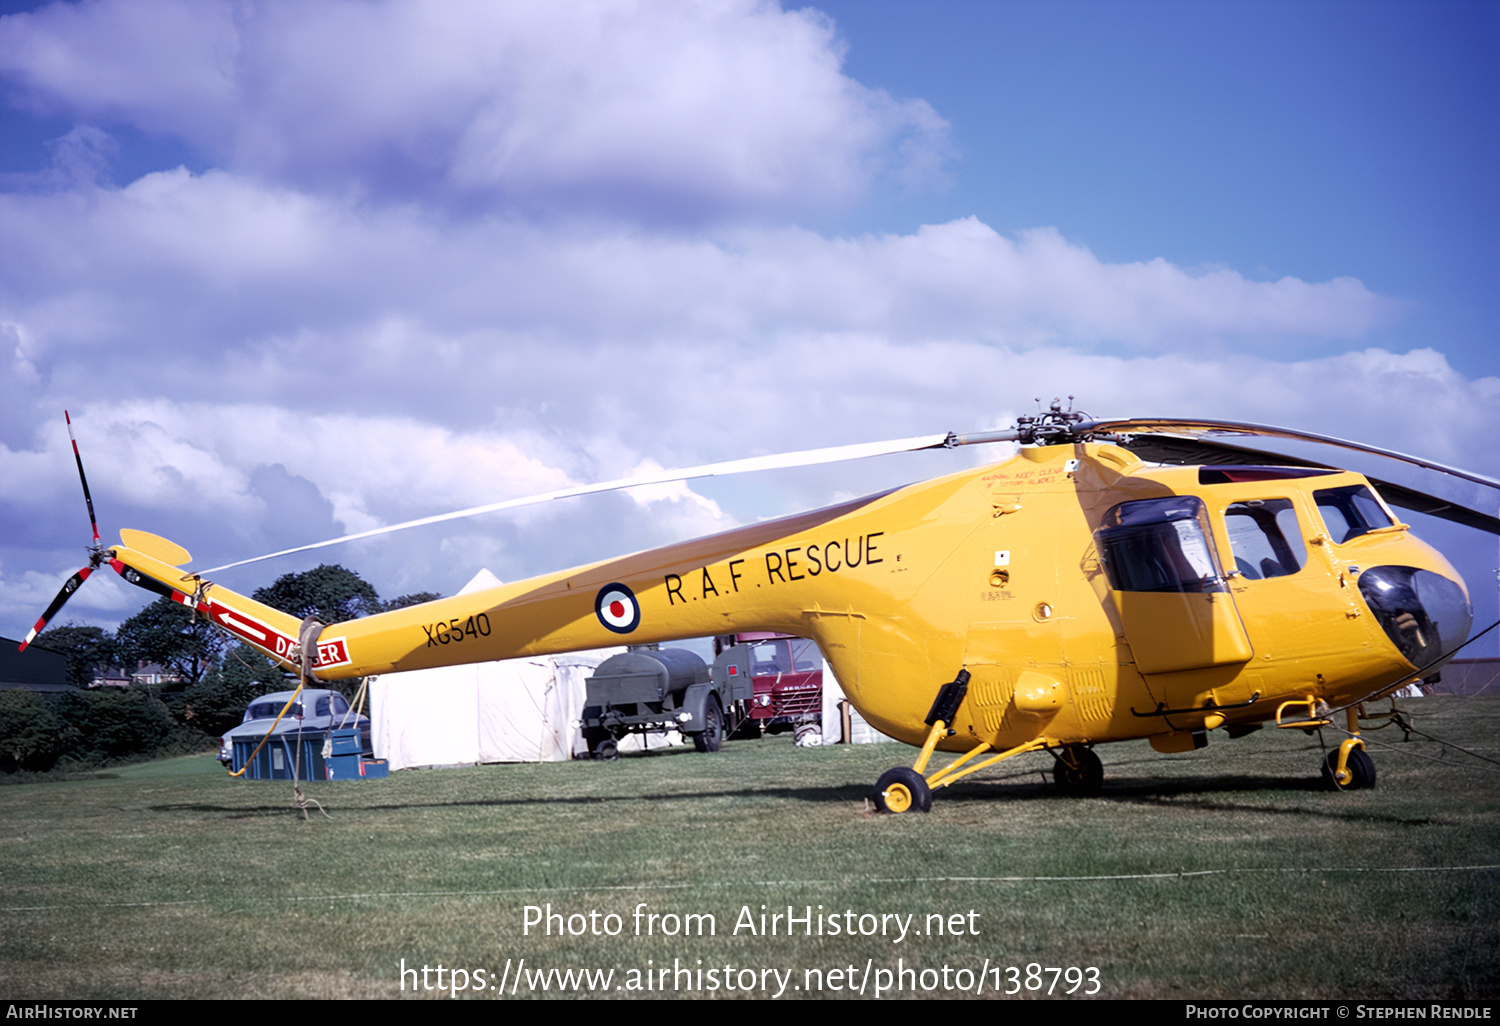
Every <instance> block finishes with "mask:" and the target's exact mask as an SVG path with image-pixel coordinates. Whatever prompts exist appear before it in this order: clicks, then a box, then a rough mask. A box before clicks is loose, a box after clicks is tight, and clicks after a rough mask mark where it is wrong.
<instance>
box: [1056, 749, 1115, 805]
mask: <svg viewBox="0 0 1500 1026" xmlns="http://www.w3.org/2000/svg"><path fill="white" fill-rule="evenodd" d="M1056 758H1057V765H1056V766H1054V767H1053V769H1052V779H1053V780H1054V781H1056V783H1057V786H1058V787H1060V788H1062V791H1063V793H1064V794H1070V795H1074V796H1075V797H1083V796H1087V795H1092V794H1098V793H1099V790H1100V788H1102V787H1103V786H1104V764H1103V763H1101V762H1100V761H1099V756H1097V755H1095V754H1094V750H1093V749H1092V748H1085V747H1083V746H1082V745H1069V746H1068V747H1066V748H1064V749H1063V750H1062V754H1060V755H1058V756H1057V757H1056Z"/></svg>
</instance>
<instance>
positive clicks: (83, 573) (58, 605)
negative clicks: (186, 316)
mask: <svg viewBox="0 0 1500 1026" xmlns="http://www.w3.org/2000/svg"><path fill="white" fill-rule="evenodd" d="M63 417H64V419H66V420H67V422H68V440H69V441H70V442H72V443H73V461H74V462H75V463H76V464H78V480H79V481H80V482H82V484H83V501H84V503H85V504H86V505H87V506H88V509H89V525H90V526H91V527H92V528H93V529H94V540H93V542H92V543H90V545H89V562H88V566H85V567H84V568H83V569H81V570H79V571H78V572H77V573H76V574H74V575H73V576H72V577H69V578H68V579H67V581H66V582H65V583H64V584H63V586H62V590H61V591H59V592H58V593H57V597H56V598H54V599H53V600H52V601H51V603H49V604H48V606H47V610H46V612H44V613H42V615H41V618H40V619H38V620H37V622H36V626H34V627H32V628H31V630H29V631H27V633H26V640H24V641H22V642H21V648H20V651H22V652H24V651H26V647H27V646H28V645H30V644H31V643H32V642H33V641H35V640H36V636H37V635H38V634H40V633H42V631H44V630H45V629H46V628H47V624H48V622H49V621H50V620H51V619H52V618H53V617H54V616H56V615H57V612H58V610H60V609H62V607H63V605H64V604H65V603H66V602H67V601H68V599H70V598H72V597H73V593H74V592H76V591H77V590H78V589H79V588H80V587H82V586H83V582H84V581H86V580H88V579H89V575H90V574H92V573H93V572H94V571H95V570H97V569H99V565H100V564H101V563H103V562H104V544H103V543H102V542H101V541H100V540H99V521H98V519H97V518H95V516H94V497H93V496H92V495H91V494H89V479H88V476H87V475H86V474H84V472H83V457H82V456H80V455H79V453H78V439H77V438H76V437H74V435H73V418H72V417H71V416H70V415H69V414H68V411H67V410H64V411H63Z"/></svg>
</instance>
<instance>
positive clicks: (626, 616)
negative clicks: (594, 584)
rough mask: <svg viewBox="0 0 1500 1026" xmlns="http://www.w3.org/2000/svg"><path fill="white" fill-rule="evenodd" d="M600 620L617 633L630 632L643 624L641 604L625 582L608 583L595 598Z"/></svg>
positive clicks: (596, 611)
mask: <svg viewBox="0 0 1500 1026" xmlns="http://www.w3.org/2000/svg"><path fill="white" fill-rule="evenodd" d="M594 613H595V615H597V616H598V617H599V622H600V623H602V624H604V626H605V627H607V628H609V629H610V630H612V631H614V632H615V633H616V634H629V633H630V632H631V631H633V630H635V629H636V628H637V627H639V626H640V625H641V604H640V603H639V602H637V601H636V598H635V592H633V591H631V590H630V589H629V588H627V587H625V585H623V584H606V585H605V586H604V587H602V588H600V589H599V594H598V595H597V596H595V598H594Z"/></svg>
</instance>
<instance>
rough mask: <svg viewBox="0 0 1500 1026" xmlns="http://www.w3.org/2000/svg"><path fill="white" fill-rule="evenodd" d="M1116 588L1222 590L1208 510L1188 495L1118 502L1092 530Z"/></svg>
mask: <svg viewBox="0 0 1500 1026" xmlns="http://www.w3.org/2000/svg"><path fill="white" fill-rule="evenodd" d="M1094 541H1095V544H1096V545H1097V546H1098V549H1099V557H1100V561H1101V562H1102V563H1103V564H1104V572H1105V573H1106V574H1107V575H1108V576H1109V584H1110V587H1112V588H1114V589H1115V590H1116V591H1223V590H1224V575H1223V573H1222V572H1221V571H1220V569H1219V561H1218V557H1217V555H1216V553H1215V552H1214V547H1213V542H1212V541H1211V540H1210V539H1209V533H1208V514H1207V512H1206V511H1205V509H1204V506H1203V503H1202V501H1201V500H1199V499H1198V498H1196V497H1195V496H1191V495H1174V496H1170V497H1168V498H1164V499H1140V500H1138V501H1136V502H1122V503H1120V504H1119V505H1118V506H1115V507H1114V508H1113V509H1111V510H1110V511H1109V512H1108V513H1106V514H1105V515H1104V523H1103V525H1102V526H1101V527H1100V528H1099V530H1097V531H1095V532H1094Z"/></svg>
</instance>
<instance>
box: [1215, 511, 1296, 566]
mask: <svg viewBox="0 0 1500 1026" xmlns="http://www.w3.org/2000/svg"><path fill="white" fill-rule="evenodd" d="M1224 526H1225V527H1226V528H1228V531H1229V547H1230V549H1231V551H1232V552H1233V553H1234V566H1235V569H1236V570H1238V571H1239V572H1240V574H1241V575H1242V576H1244V577H1245V578H1247V579H1248V580H1252V581H1259V580H1264V579H1265V578H1268V577H1287V576H1290V575H1291V574H1294V573H1296V572H1297V571H1298V570H1301V569H1302V567H1303V566H1304V565H1305V564H1306V563H1307V546H1306V545H1305V544H1304V543H1303V541H1302V532H1301V531H1300V530H1299V529H1298V527H1297V512H1296V510H1295V509H1294V508H1293V506H1292V502H1291V500H1290V499H1251V500H1250V501H1248V502H1236V503H1233V504H1232V505H1230V506H1229V508H1228V509H1226V510H1224Z"/></svg>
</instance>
